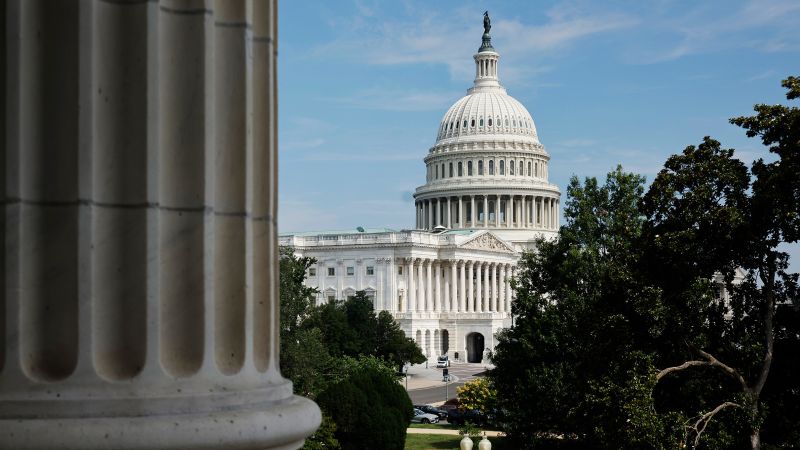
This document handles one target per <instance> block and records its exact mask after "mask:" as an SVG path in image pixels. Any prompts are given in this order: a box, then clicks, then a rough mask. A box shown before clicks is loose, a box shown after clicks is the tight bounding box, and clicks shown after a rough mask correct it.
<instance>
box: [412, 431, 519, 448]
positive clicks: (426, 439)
mask: <svg viewBox="0 0 800 450" xmlns="http://www.w3.org/2000/svg"><path fill="white" fill-rule="evenodd" d="M481 439H482V438H474V439H472V442H474V443H475V445H474V446H473V447H472V448H473V450H474V449H477V448H478V442H480V440H481ZM503 439H504V438H501V437H495V438H489V440H490V441H491V442H492V450H510V447H506V446H504V445H503ZM460 441H461V436H448V435H446V434H407V435H406V447H405V448H406V450H430V449H451V450H452V449H455V450H458V443H459V442H460Z"/></svg>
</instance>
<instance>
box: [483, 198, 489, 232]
mask: <svg viewBox="0 0 800 450" xmlns="http://www.w3.org/2000/svg"><path fill="white" fill-rule="evenodd" d="M483 227H484V228H489V196H488V195H484V196H483Z"/></svg>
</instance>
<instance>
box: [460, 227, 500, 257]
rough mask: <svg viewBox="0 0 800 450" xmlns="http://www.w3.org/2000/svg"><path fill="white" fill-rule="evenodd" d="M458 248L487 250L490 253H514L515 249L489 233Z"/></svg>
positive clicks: (482, 234) (471, 239) (478, 236)
mask: <svg viewBox="0 0 800 450" xmlns="http://www.w3.org/2000/svg"><path fill="white" fill-rule="evenodd" d="M458 248H464V249H473V250H486V251H490V252H502V253H514V247H512V246H511V245H509V244H507V243H506V242H505V241H503V240H502V239H500V238H498V237H497V236H495V235H494V234H492V233H491V232H489V231H486V232H484V233H480V234H478V235H477V236H475V237H472V238H469V239H467V240H466V241H464V242H462V243H460V244H458Z"/></svg>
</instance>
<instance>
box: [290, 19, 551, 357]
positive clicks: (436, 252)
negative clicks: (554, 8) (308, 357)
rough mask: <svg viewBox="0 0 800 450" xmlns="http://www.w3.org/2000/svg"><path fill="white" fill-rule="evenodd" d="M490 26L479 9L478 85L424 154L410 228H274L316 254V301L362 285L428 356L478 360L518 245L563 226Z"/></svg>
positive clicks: (500, 307)
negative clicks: (504, 79)
mask: <svg viewBox="0 0 800 450" xmlns="http://www.w3.org/2000/svg"><path fill="white" fill-rule="evenodd" d="M490 28H491V25H490V24H489V20H488V17H486V18H485V21H484V34H483V39H482V44H481V46H480V48H479V49H478V52H477V53H476V54H475V55H474V60H475V81H474V84H473V86H472V87H471V88H469V89H468V90H467V95H465V96H464V97H462V98H461V99H459V100H458V101H456V102H455V103H454V104H453V105H452V106H451V107H450V109H448V110H447V112H446V113H445V114H444V117H443V118H442V121H441V123H440V124H439V126H438V128H437V131H436V141H435V142H434V144H433V146H432V147H431V148H430V150H428V154H427V156H425V158H424V162H425V170H426V172H425V173H426V175H425V181H426V182H425V184H424V185H422V186H420V187H418V188H417V189H416V192H415V193H414V199H415V214H416V221H415V228H414V229H413V230H390V229H363V228H359V229H358V230H351V231H332V232H310V233H291V234H284V235H281V236H280V237H279V241H280V245H283V246H291V247H293V248H294V249H295V251H296V253H297V254H298V255H300V256H310V257H314V258H316V260H317V263H316V265H314V266H312V267H311V269H310V270H309V273H308V278H307V280H306V283H307V284H308V285H309V286H312V287H315V288H317V289H318V291H319V294H318V303H322V302H325V301H330V300H336V299H344V298H347V297H350V296H352V295H354V294H355V292H356V291H359V290H364V291H366V293H367V295H368V296H369V297H370V298H372V300H373V302H374V307H375V309H376V310H377V311H380V310H386V311H390V312H391V313H392V314H393V315H394V316H395V318H396V319H397V321H398V322H399V323H400V325H401V327H402V328H403V330H404V331H405V332H406V334H407V335H408V336H409V337H412V338H413V339H414V340H415V341H416V342H417V343H418V344H419V345H420V347H421V348H422V350H423V352H424V353H425V354H426V356H428V358H430V359H435V358H436V357H437V356H438V355H448V356H449V357H450V358H451V359H457V360H462V361H465V360H466V361H469V362H481V361H483V360H484V358H485V356H486V354H487V351H488V350H491V349H493V348H494V345H495V341H494V334H495V332H497V331H498V330H499V329H501V328H505V327H508V326H510V325H511V303H512V301H513V299H514V296H513V292H512V289H511V287H510V284H509V279H510V277H511V276H513V274H514V270H515V266H516V263H517V261H518V260H519V258H520V256H521V253H522V252H523V251H524V250H529V249H532V248H533V246H534V245H535V240H536V239H537V238H554V237H555V236H556V234H557V230H558V226H559V199H560V195H561V194H560V190H559V188H558V186H556V185H554V184H552V183H550V182H549V181H548V164H549V161H550V156H549V155H548V153H547V151H546V150H545V148H544V146H543V145H542V143H541V142H539V138H538V135H537V133H536V126H535V124H534V122H533V118H532V117H531V114H530V113H529V112H528V110H527V109H526V108H525V106H523V105H522V104H521V103H520V102H519V101H517V100H516V99H514V98H513V97H511V96H510V95H508V94H507V93H506V89H505V88H504V87H503V86H502V85H501V84H500V80H499V78H498V63H499V60H500V54H499V53H498V52H497V51H496V50H495V49H494V47H492V43H491V36H490V34H489V29H490ZM465 63H466V62H465Z"/></svg>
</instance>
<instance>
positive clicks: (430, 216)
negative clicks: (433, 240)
mask: <svg viewBox="0 0 800 450" xmlns="http://www.w3.org/2000/svg"><path fill="white" fill-rule="evenodd" d="M425 202H426V203H427V210H428V230H433V213H434V211H433V199H428V200H425Z"/></svg>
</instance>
